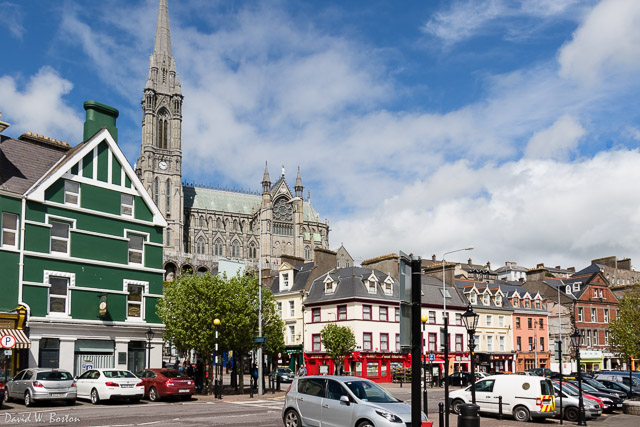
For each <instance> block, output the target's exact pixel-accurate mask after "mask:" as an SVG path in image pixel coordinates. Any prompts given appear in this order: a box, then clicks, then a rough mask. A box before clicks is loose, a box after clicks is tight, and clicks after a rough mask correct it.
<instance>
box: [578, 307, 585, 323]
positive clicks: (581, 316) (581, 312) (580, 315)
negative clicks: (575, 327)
mask: <svg viewBox="0 0 640 427" xmlns="http://www.w3.org/2000/svg"><path fill="white" fill-rule="evenodd" d="M578 322H584V310H583V308H582V307H578Z"/></svg>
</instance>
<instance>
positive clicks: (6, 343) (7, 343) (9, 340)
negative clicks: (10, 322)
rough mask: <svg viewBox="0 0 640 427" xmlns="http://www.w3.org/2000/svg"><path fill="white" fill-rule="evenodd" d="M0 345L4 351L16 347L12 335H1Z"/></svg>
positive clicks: (14, 338)
mask: <svg viewBox="0 0 640 427" xmlns="http://www.w3.org/2000/svg"><path fill="white" fill-rule="evenodd" d="M0 345H2V347H3V348H6V349H10V348H13V347H15V345H16V337H14V336H13V335H3V336H2V338H0Z"/></svg>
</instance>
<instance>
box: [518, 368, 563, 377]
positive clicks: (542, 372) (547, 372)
mask: <svg viewBox="0 0 640 427" xmlns="http://www.w3.org/2000/svg"><path fill="white" fill-rule="evenodd" d="M526 372H531V373H532V374H534V375H537V376H539V377H552V376H555V375H557V372H554V371H552V370H551V369H549V368H533V369H527V371H526Z"/></svg>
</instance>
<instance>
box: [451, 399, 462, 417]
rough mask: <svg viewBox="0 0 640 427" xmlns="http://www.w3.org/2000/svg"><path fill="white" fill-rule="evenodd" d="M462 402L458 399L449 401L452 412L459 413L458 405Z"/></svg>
mask: <svg viewBox="0 0 640 427" xmlns="http://www.w3.org/2000/svg"><path fill="white" fill-rule="evenodd" d="M463 403H464V402H463V401H462V400H460V399H455V400H454V401H453V402H451V411H452V412H453V413H454V414H460V405H462V404H463Z"/></svg>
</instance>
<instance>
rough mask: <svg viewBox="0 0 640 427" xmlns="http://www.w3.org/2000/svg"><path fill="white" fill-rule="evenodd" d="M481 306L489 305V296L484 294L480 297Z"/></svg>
mask: <svg viewBox="0 0 640 427" xmlns="http://www.w3.org/2000/svg"><path fill="white" fill-rule="evenodd" d="M482 304H484V305H489V294H484V295H483V296H482Z"/></svg>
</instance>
